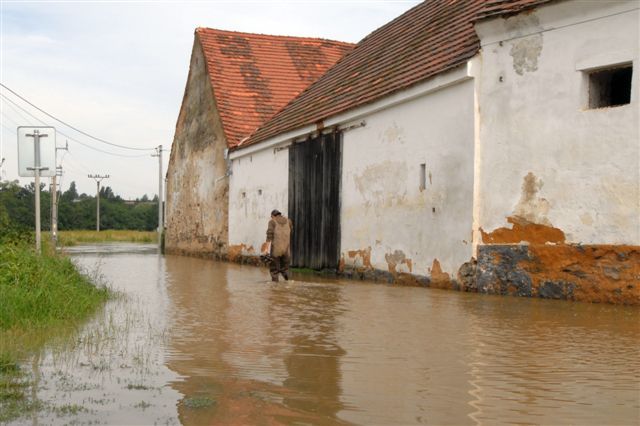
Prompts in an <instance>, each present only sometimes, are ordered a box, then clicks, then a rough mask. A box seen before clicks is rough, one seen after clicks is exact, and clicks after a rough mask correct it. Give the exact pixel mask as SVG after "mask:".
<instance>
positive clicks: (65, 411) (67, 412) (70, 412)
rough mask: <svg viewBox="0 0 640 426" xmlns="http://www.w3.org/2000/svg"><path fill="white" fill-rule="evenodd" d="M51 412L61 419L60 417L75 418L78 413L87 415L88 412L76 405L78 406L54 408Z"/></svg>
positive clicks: (69, 405) (68, 405)
mask: <svg viewBox="0 0 640 426" xmlns="http://www.w3.org/2000/svg"><path fill="white" fill-rule="evenodd" d="M53 411H54V412H55V413H56V414H57V415H58V417H61V416H76V415H78V414H80V413H88V412H89V410H88V409H86V408H85V407H83V406H82V405H78V404H65V405H61V406H60V407H55V408H54V409H53Z"/></svg>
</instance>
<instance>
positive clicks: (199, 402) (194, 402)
mask: <svg viewBox="0 0 640 426" xmlns="http://www.w3.org/2000/svg"><path fill="white" fill-rule="evenodd" d="M182 403H183V404H184V406H185V407H187V408H193V409H198V408H207V407H211V406H212V405H213V404H215V403H216V402H215V401H214V400H213V399H211V398H209V397H207V396H197V397H193V398H185V399H184V400H183V402H182Z"/></svg>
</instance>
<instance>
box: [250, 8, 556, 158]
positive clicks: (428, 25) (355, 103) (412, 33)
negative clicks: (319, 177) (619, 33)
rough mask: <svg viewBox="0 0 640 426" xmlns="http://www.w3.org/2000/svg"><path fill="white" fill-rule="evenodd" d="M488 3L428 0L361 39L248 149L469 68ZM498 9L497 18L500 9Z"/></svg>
mask: <svg viewBox="0 0 640 426" xmlns="http://www.w3.org/2000/svg"><path fill="white" fill-rule="evenodd" d="M543 1H544V0H510V1H506V2H504V3H509V5H507V4H504V5H503V6H505V7H503V8H502V9H500V10H501V11H502V12H503V13H507V12H508V11H509V10H516V9H517V8H518V7H520V6H521V4H524V3H532V5H535V4H539V3H542V2H543ZM547 1H548V0H547ZM493 3H499V2H498V1H496V0H492V1H490V4H493ZM512 3H513V4H512ZM486 5H487V0H427V1H425V2H423V3H421V4H419V5H417V6H415V7H414V8H412V9H410V10H409V11H407V12H406V13H404V14H403V15H401V16H399V17H398V18H396V19H394V20H393V21H391V22H389V23H388V24H386V25H384V26H382V27H380V28H379V29H377V30H375V31H374V32H372V33H371V34H369V35H368V36H367V37H365V38H364V39H363V40H361V41H360V42H359V43H358V44H357V45H356V47H355V48H354V49H353V50H351V51H350V52H349V53H347V54H346V55H345V57H344V58H342V59H341V60H340V61H339V62H338V63H337V64H336V65H335V66H334V67H332V68H331V69H329V71H327V73H326V74H325V75H323V76H322V77H321V78H320V79H318V80H317V81H316V82H315V83H313V84H312V85H311V86H309V87H308V88H307V89H306V90H305V91H304V92H302V93H301V94H300V95H299V96H298V97H297V98H295V99H294V100H292V101H291V102H290V103H289V104H288V105H287V106H286V107H285V108H284V109H283V110H282V111H280V112H279V113H278V114H276V115H275V116H274V117H273V118H271V119H270V120H269V121H268V122H266V123H265V124H264V125H262V126H261V127H260V128H259V129H258V130H257V131H256V132H255V133H253V134H252V135H251V136H250V137H249V139H247V140H246V141H245V142H244V143H243V144H242V147H245V146H249V145H251V144H255V143H259V142H262V141H264V140H266V139H269V138H271V137H274V136H276V135H278V134H281V133H284V132H287V131H291V130H295V129H298V128H301V127H305V126H307V125H312V124H315V123H319V122H321V121H323V120H325V119H327V118H329V117H332V116H335V115H336V114H339V113H342V112H345V111H348V110H350V109H353V108H355V107H359V106H362V105H365V104H368V103H371V102H374V101H376V100H378V99H380V98H382V97H385V96H388V95H390V94H392V93H394V92H397V91H400V90H403V89H407V88H409V87H410V86H412V85H414V84H416V83H419V82H423V81H425V80H427V79H428V78H430V77H433V76H435V75H437V74H439V73H442V72H445V71H448V70H451V69H453V68H456V67H458V66H460V65H463V64H465V63H466V61H467V60H468V59H470V58H471V57H473V56H474V55H475V54H476V53H477V52H478V49H479V48H480V42H479V40H478V37H477V35H476V32H475V30H474V28H473V22H474V20H475V19H476V18H477V17H478V14H479V13H481V11H482V10H483V8H484V7H485V6H486ZM493 6H494V7H495V8H494V9H492V13H493V14H497V13H498V10H499V9H498V5H497V4H494V5H493Z"/></svg>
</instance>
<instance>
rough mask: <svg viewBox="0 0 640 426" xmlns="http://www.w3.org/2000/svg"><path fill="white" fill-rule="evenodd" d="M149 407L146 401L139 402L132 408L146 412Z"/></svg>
mask: <svg viewBox="0 0 640 426" xmlns="http://www.w3.org/2000/svg"><path fill="white" fill-rule="evenodd" d="M149 407H151V404H150V403H148V402H147V401H140V402H138V403H137V404H135V405H134V406H133V408H140V409H142V410H146V409H147V408H149Z"/></svg>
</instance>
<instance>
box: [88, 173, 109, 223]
mask: <svg viewBox="0 0 640 426" xmlns="http://www.w3.org/2000/svg"><path fill="white" fill-rule="evenodd" d="M87 177H88V178H90V179H94V180H95V181H96V185H97V187H98V190H97V192H96V231H97V232H100V182H102V179H109V175H87Z"/></svg>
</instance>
